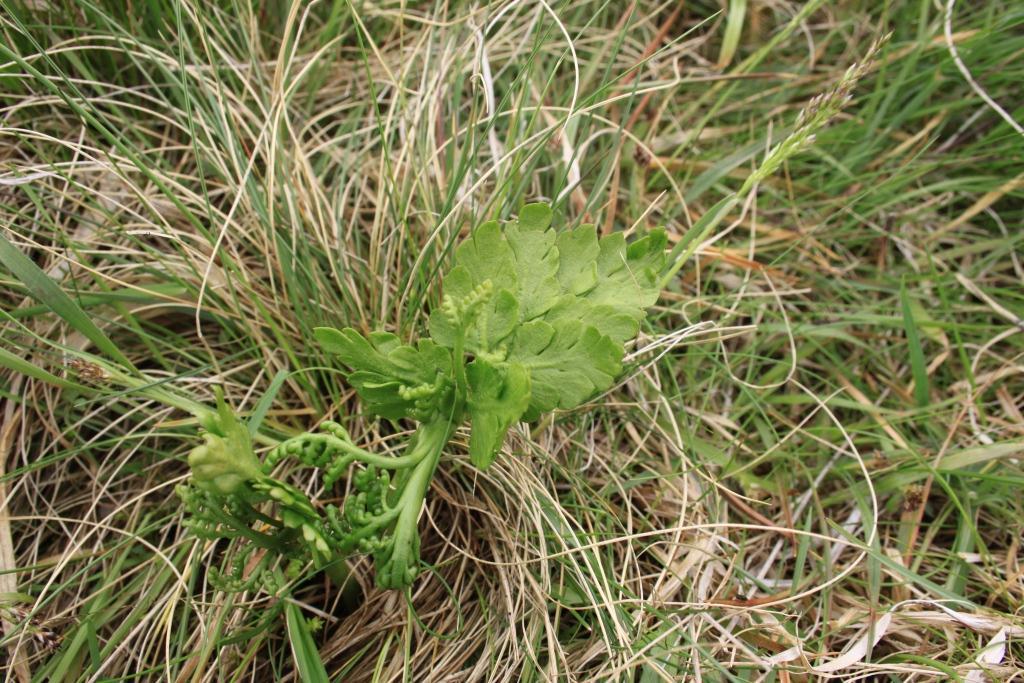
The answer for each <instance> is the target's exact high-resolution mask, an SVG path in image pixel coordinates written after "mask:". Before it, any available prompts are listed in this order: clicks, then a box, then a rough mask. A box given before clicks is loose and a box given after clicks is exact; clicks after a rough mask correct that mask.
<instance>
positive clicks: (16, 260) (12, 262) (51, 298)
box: [0, 235, 134, 369]
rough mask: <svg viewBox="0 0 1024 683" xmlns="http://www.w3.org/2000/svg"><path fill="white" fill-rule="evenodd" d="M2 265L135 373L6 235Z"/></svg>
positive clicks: (0, 249) (2, 240)
mask: <svg viewBox="0 0 1024 683" xmlns="http://www.w3.org/2000/svg"><path fill="white" fill-rule="evenodd" d="M0 263H2V264H3V265H4V266H5V267H6V268H7V269H8V270H10V271H11V273H12V274H13V275H14V277H16V278H17V279H18V280H20V281H21V283H22V284H23V285H25V287H27V288H28V291H29V292H30V293H31V294H32V296H33V297H34V298H35V299H36V300H37V301H39V303H41V304H45V305H46V306H48V307H49V308H50V310H52V311H53V312H54V313H56V314H57V315H58V316H60V317H61V319H63V320H64V322H66V323H67V324H68V325H71V327H72V328H74V329H75V330H77V331H78V332H81V333H82V334H84V335H85V336H86V338H88V339H89V341H91V342H92V343H93V344H95V345H96V348H98V349H99V350H100V351H102V352H103V353H105V354H107V355H108V356H110V357H111V358H113V359H114V360H116V361H117V362H118V363H120V364H121V365H123V366H125V367H127V368H133V369H134V366H133V365H132V363H131V361H129V360H128V359H127V358H126V357H125V356H124V354H123V353H121V350H120V349H118V348H117V346H116V345H115V344H114V342H112V341H110V338H109V337H107V335H105V334H104V333H103V330H101V329H100V328H98V327H96V323H94V322H93V321H92V318H90V317H89V316H88V315H86V314H85V311H83V310H82V309H81V308H80V307H79V306H78V304H76V303H75V302H74V301H73V300H72V299H71V297H69V296H68V295H67V293H65V292H64V290H63V289H61V288H60V286H59V285H57V283H56V282H54V281H53V279H52V278H50V277H49V276H48V275H47V274H46V273H44V272H43V271H42V269H41V268H39V266H37V265H36V264H34V263H32V261H31V260H30V259H29V258H28V257H27V256H25V254H23V253H21V251H20V250H19V249H18V248H17V247H15V246H14V245H13V244H11V242H10V241H9V240H8V239H7V238H6V237H4V236H3V235H0Z"/></svg>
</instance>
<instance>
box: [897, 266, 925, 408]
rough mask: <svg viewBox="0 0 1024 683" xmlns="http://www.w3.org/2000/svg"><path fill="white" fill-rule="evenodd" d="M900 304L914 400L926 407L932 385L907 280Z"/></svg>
mask: <svg viewBox="0 0 1024 683" xmlns="http://www.w3.org/2000/svg"><path fill="white" fill-rule="evenodd" d="M900 306H901V307H902V309H903V328H904V329H905V330H906V333H907V350H908V352H909V355H910V371H911V373H912V374H913V377H914V402H915V403H917V407H918V408H925V407H927V406H928V403H929V402H930V400H931V398H930V397H931V387H930V385H929V383H928V367H927V365H926V364H925V360H924V350H923V349H922V348H921V335H920V334H919V332H918V329H917V323H916V322H915V321H914V311H913V310H912V309H911V307H910V295H909V294H907V282H906V280H903V281H901V282H900Z"/></svg>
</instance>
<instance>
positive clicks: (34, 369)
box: [0, 348, 86, 389]
mask: <svg viewBox="0 0 1024 683" xmlns="http://www.w3.org/2000/svg"><path fill="white" fill-rule="evenodd" d="M0 366H3V367H5V368H7V369H9V370H14V371H15V372H19V373H21V374H23V375H27V376H29V377H31V378H32V379H38V380H41V381H43V382H47V383H48V384H52V385H54V386H57V387H60V388H62V389H85V388H86V387H84V386H82V385H81V384H76V383H75V382H71V381H69V380H66V379H64V378H62V377H57V376H56V375H53V374H51V373H49V372H47V371H46V370H43V369H42V368H41V367H39V366H38V365H35V364H33V363H30V362H28V361H27V360H25V359H24V358H22V357H21V356H17V355H15V354H13V353H11V352H10V351H8V350H7V349H4V348H0Z"/></svg>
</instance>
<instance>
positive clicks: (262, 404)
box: [248, 370, 291, 436]
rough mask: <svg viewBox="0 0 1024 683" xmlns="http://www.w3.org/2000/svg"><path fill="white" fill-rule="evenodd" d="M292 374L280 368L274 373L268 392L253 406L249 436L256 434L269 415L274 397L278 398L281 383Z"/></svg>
mask: <svg viewBox="0 0 1024 683" xmlns="http://www.w3.org/2000/svg"><path fill="white" fill-rule="evenodd" d="M289 374H291V373H289V372H288V371H287V370H278V371H277V374H276V375H274V379H272V380H270V386H269V387H267V393H265V394H263V396H261V397H260V400H259V401H258V402H257V403H256V407H255V408H253V410H252V414H251V415H250V416H249V425H248V427H249V436H256V432H258V431H259V430H260V424H262V422H263V418H264V417H266V416H267V411H268V410H270V406H271V405H273V403H274V399H275V398H277V392H278V391H280V390H281V385H283V384H284V381H285V380H286V379H288V375H289Z"/></svg>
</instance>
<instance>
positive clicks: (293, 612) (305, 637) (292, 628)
mask: <svg viewBox="0 0 1024 683" xmlns="http://www.w3.org/2000/svg"><path fill="white" fill-rule="evenodd" d="M284 615H285V620H286V621H287V622H288V642H289V643H290V644H291V646H292V656H293V657H294V659H295V671H296V673H297V674H298V679H299V680H300V681H303V682H304V683H330V679H329V678H328V677H327V670H326V669H324V663H323V661H321V659H320V652H319V651H318V650H317V648H316V643H314V642H313V635H312V634H311V633H310V632H309V624H307V623H306V618H305V617H303V616H302V611H301V610H300V609H299V606H298V605H296V604H295V603H294V602H288V603H287V604H286V605H285V607H284Z"/></svg>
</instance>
